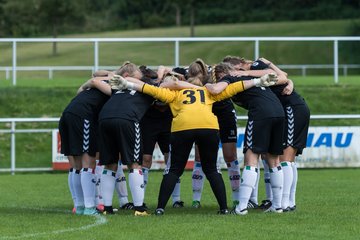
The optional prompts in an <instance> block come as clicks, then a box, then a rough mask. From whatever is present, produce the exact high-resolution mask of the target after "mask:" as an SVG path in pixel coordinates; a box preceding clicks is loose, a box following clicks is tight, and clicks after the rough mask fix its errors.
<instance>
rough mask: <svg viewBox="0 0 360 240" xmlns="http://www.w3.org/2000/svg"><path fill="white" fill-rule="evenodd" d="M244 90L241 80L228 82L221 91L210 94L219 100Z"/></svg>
mask: <svg viewBox="0 0 360 240" xmlns="http://www.w3.org/2000/svg"><path fill="white" fill-rule="evenodd" d="M243 91H245V88H244V83H243V81H239V82H235V83H231V84H229V85H228V86H227V87H226V88H225V89H224V90H223V91H222V92H221V93H219V94H217V95H211V97H212V98H213V99H214V100H215V101H221V100H224V99H227V98H230V97H232V96H234V95H236V94H237V93H239V92H243Z"/></svg>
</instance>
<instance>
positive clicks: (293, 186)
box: [289, 162, 298, 207]
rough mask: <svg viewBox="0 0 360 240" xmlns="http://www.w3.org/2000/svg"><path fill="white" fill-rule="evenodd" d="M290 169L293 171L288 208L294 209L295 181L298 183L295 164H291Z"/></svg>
mask: <svg viewBox="0 0 360 240" xmlns="http://www.w3.org/2000/svg"><path fill="white" fill-rule="evenodd" d="M291 167H292V170H293V182H292V184H291V189H290V202H289V204H290V207H294V206H295V205H296V202H295V195H296V186H297V181H298V170H297V165H296V162H292V163H291Z"/></svg>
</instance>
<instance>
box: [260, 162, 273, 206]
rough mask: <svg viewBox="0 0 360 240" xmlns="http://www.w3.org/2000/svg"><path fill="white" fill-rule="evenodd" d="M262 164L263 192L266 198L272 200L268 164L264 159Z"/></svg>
mask: <svg viewBox="0 0 360 240" xmlns="http://www.w3.org/2000/svg"><path fill="white" fill-rule="evenodd" d="M262 162H263V165H264V182H265V193H266V200H270V201H272V199H273V195H272V190H271V184H270V169H269V165H268V164H267V162H266V160H262Z"/></svg>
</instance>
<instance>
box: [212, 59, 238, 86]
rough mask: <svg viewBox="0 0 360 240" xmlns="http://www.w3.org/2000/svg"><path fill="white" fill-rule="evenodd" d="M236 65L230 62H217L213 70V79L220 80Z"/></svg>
mask: <svg viewBox="0 0 360 240" xmlns="http://www.w3.org/2000/svg"><path fill="white" fill-rule="evenodd" d="M233 70H234V67H233V66H232V65H231V64H230V63H228V62H221V63H219V64H217V65H216V66H215V67H214V68H213V70H212V78H213V81H214V80H215V81H216V82H217V81H219V80H220V79H221V78H222V77H223V76H224V75H228V74H229V73H230V72H231V71H233Z"/></svg>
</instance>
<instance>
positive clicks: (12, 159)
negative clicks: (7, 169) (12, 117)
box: [11, 121, 16, 175]
mask: <svg viewBox="0 0 360 240" xmlns="http://www.w3.org/2000/svg"><path fill="white" fill-rule="evenodd" d="M15 124H16V123H15V121H12V122H11V175H14V174H15Z"/></svg>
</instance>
